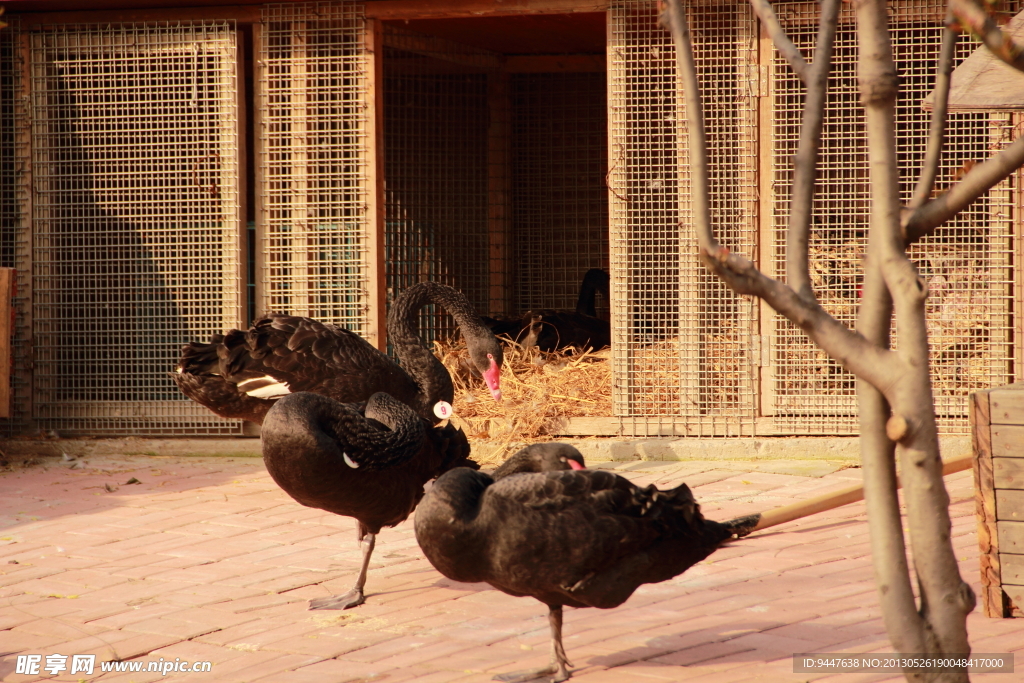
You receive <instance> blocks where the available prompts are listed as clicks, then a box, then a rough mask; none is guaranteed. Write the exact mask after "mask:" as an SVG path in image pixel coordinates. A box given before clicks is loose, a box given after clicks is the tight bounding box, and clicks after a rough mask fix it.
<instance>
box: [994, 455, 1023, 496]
mask: <svg viewBox="0 0 1024 683" xmlns="http://www.w3.org/2000/svg"><path fill="white" fill-rule="evenodd" d="M992 474H993V476H994V479H993V483H994V485H995V487H996V488H997V489H1017V490H1024V458H992Z"/></svg>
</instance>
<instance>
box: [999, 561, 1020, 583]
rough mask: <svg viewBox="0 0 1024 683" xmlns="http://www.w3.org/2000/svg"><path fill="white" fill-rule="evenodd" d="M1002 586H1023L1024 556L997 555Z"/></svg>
mask: <svg viewBox="0 0 1024 683" xmlns="http://www.w3.org/2000/svg"><path fill="white" fill-rule="evenodd" d="M999 563H1000V564H1001V565H1002V574H1003V585H1004V586H1024V555H1016V554H1013V553H999Z"/></svg>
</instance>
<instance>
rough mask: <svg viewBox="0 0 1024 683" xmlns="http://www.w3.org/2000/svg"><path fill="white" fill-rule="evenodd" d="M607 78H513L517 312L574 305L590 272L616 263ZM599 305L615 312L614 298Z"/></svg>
mask: <svg viewBox="0 0 1024 683" xmlns="http://www.w3.org/2000/svg"><path fill="white" fill-rule="evenodd" d="M606 80H607V79H606V75H605V74H604V73H540V74H516V75H513V76H512V78H511V102H512V131H511V133H512V144H511V151H512V159H511V162H512V202H511V204H512V235H513V240H514V244H513V250H514V251H513V253H514V263H515V268H514V269H513V272H514V273H515V284H514V286H515V300H514V303H513V305H512V307H511V311H510V312H514V311H526V310H529V309H536V308H560V309H570V310H571V309H573V308H575V306H576V299H577V297H578V295H579V289H580V283H581V281H582V280H583V274H584V273H586V271H587V270H588V269H589V268H604V269H607V268H608V188H607V187H606V185H605V174H606V173H607V169H608V103H607V95H606ZM598 305H599V306H600V309H599V311H598V314H599V315H602V314H603V315H604V316H605V317H607V311H608V302H607V301H601V300H598Z"/></svg>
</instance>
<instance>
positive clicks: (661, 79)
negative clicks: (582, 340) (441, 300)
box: [0, 0, 1024, 436]
mask: <svg viewBox="0 0 1024 683" xmlns="http://www.w3.org/2000/svg"><path fill="white" fill-rule="evenodd" d="M89 4H90V7H91V9H89V10H82V9H81V3H73V2H68V1H66V0H40V1H35V2H29V1H17V0H15V1H11V2H7V3H5V5H6V6H7V8H8V15H9V16H8V17H7V18H8V19H9V21H10V26H9V27H8V28H6V29H3V30H0V79H2V80H0V119H2V120H0V133H2V138H0V163H2V169H3V176H2V178H3V179H2V184H0V257H2V258H0V266H8V267H16V268H17V269H18V273H19V277H18V293H17V296H16V300H15V305H16V311H17V318H16V330H15V331H16V338H15V350H14V357H15V360H14V364H15V372H14V378H13V380H12V381H13V384H12V391H13V394H14V397H15V398H14V408H15V410H14V415H13V417H12V418H11V419H10V420H8V421H6V424H7V431H8V432H9V433H20V432H31V431H35V430H39V429H43V430H51V429H55V430H58V431H60V432H61V433H62V434H111V435H113V434H117V435H121V434H166V435H171V434H231V433H241V427H240V426H239V425H238V424H236V423H232V422H228V421H224V420H220V419H218V418H216V417H215V416H213V415H211V414H209V413H207V412H206V411H205V410H204V409H202V408H200V407H199V406H196V405H192V404H190V403H189V402H188V401H186V400H184V399H183V397H182V396H180V395H179V394H178V393H177V392H176V389H175V387H174V385H173V383H172V382H170V381H169V379H168V378H167V377H166V373H167V372H168V371H169V370H170V369H171V367H172V365H173V362H174V360H175V357H176V354H177V349H178V347H179V346H180V345H181V344H182V343H184V342H186V341H188V340H191V339H199V338H204V337H208V336H209V335H211V334H213V333H217V332H220V331H222V330H223V329H224V328H228V327H233V326H238V325H240V324H244V323H246V322H247V321H248V320H250V319H251V318H252V317H253V316H254V315H255V314H256V313H258V312H263V311H267V310H275V311H287V312H291V313H295V314H300V315H308V316H311V317H315V318H318V319H322V320H327V321H332V322H336V323H339V324H342V325H345V326H347V327H349V328H350V329H353V330H355V331H357V332H359V333H360V334H362V335H363V336H365V337H366V338H367V339H370V340H372V341H373V342H375V343H377V344H381V345H383V344H384V343H385V340H384V338H383V333H384V324H383V321H384V317H385V312H386V310H387V305H388V301H389V299H390V298H391V297H392V296H393V295H394V294H395V293H396V292H399V291H401V290H402V289H403V288H405V287H406V286H408V285H409V284H411V283H413V282H416V281H418V280H421V279H428V278H429V279H436V280H441V281H445V282H448V283H450V284H453V285H455V286H456V287H458V288H460V289H461V290H463V291H464V292H466V293H467V295H468V296H469V297H470V299H471V300H472V301H473V302H474V304H475V305H476V306H477V307H478V309H480V310H481V311H483V312H489V313H492V314H493V313H512V312H516V311H523V310H527V309H529V308H535V307H547V308H553V307H565V308H571V307H572V306H573V304H574V302H575V297H576V293H577V290H578V287H579V283H580V279H581V277H582V275H583V273H584V272H585V271H586V270H587V269H589V268H592V267H604V268H607V269H609V271H610V273H611V277H612V290H611V297H610V298H611V301H610V302H605V301H601V302H599V303H600V304H601V305H602V306H603V313H604V314H605V315H608V316H610V320H611V322H612V329H613V339H614V344H613V350H612V357H611V361H610V362H611V363H612V382H611V386H609V387H608V391H609V392H610V394H611V398H612V406H613V408H612V415H599V416H594V417H595V418H602V419H599V420H593V419H592V420H590V421H588V422H587V423H586V425H587V426H586V427H580V426H577V427H576V428H573V427H572V426H571V425H570V426H569V427H568V428H567V429H568V430H569V431H576V432H579V431H581V430H583V431H588V432H590V433H603V434H622V435H632V434H635V435H701V436H738V435H744V436H752V435H766V436H767V435H776V434H848V433H852V432H853V430H854V429H855V426H856V399H855V396H854V382H853V378H852V377H851V376H850V375H849V374H847V373H845V372H843V371H842V369H841V368H839V367H838V365H837V364H835V363H834V362H833V361H831V360H830V359H828V358H827V357H826V356H825V354H824V353H822V352H820V351H819V350H817V349H816V348H815V347H814V346H813V345H812V344H810V343H809V342H808V341H807V340H806V339H805V337H804V335H803V333H802V332H800V331H799V330H797V329H796V328H794V327H793V326H792V325H790V324H788V323H787V322H785V321H784V320H782V319H781V318H779V317H778V316H776V315H775V314H774V313H773V312H772V311H771V310H770V309H768V308H767V307H766V306H764V305H762V304H760V303H759V302H756V301H751V300H749V299H745V298H742V297H738V296H735V295H733V294H732V293H731V292H729V291H728V290H727V289H726V288H725V287H723V286H722V285H721V284H720V283H719V282H718V281H717V280H716V279H715V278H714V277H712V276H711V275H709V273H707V272H706V270H705V269H704V268H703V267H702V266H701V265H700V264H699V262H698V261H697V259H696V256H695V254H696V238H695V236H694V234H693V232H692V230H691V229H690V227H689V224H688V217H689V215H690V206H689V204H688V200H687V198H688V189H687V188H688V182H689V176H688V169H687V165H686V150H685V144H686V143H685V135H684V132H685V131H684V130H683V128H682V123H681V122H682V121H683V119H684V116H683V112H682V102H681V99H680V98H679V97H678V94H679V93H678V86H677V84H676V80H675V72H674V52H673V50H672V47H671V43H670V41H669V37H668V34H667V33H666V32H664V31H663V30H662V29H661V28H660V27H659V26H658V24H657V16H656V15H657V3H656V2H655V1H654V0H365V1H362V2H355V1H340V0H339V1H334V2H283V3H272V4H255V3H248V2H241V1H238V0H236V1H235V2H232V0H220V1H219V3H218V2H217V0H214V1H212V2H208V1H202V0H98V1H97V0H94V1H93V2H91V3H89ZM166 5H173V7H167V6H166ZM891 5H892V27H893V35H894V48H895V52H896V58H897V60H898V63H899V68H900V70H901V76H902V94H901V99H900V104H899V122H898V125H899V127H900V136H901V137H900V141H901V142H900V158H901V159H902V160H903V161H904V162H905V164H906V165H905V168H904V169H903V177H904V178H905V179H906V191H907V193H908V196H909V192H910V189H911V188H912V186H913V181H914V178H915V176H916V173H917V167H918V165H919V163H920V160H921V158H922V157H923V154H924V146H925V138H926V131H927V125H928V114H927V112H925V111H924V110H923V109H922V108H921V101H922V98H924V96H925V95H926V94H927V93H928V92H929V91H930V89H931V87H932V79H933V69H934V65H935V63H936V61H937V55H938V51H939V41H940V36H941V20H942V16H943V13H944V11H945V9H944V7H945V6H944V3H942V2H941V1H939V0H894V1H893V2H892V3H891ZM773 6H774V7H775V10H776V12H777V13H778V15H779V16H780V18H781V20H782V21H783V23H784V25H785V26H786V27H787V29H788V30H789V31H790V33H791V36H792V37H793V39H794V41H795V42H796V43H797V45H799V46H801V47H802V48H804V49H810V48H809V46H810V45H811V44H812V43H813V40H814V36H815V33H816V20H817V14H816V13H817V4H816V3H814V2H776V3H773ZM689 10H690V12H691V21H692V25H693V32H694V37H695V49H696V56H697V61H698V67H699V70H700V77H701V80H702V87H703V95H704V105H705V110H706V118H707V134H708V142H709V148H710V154H711V174H712V178H711V181H712V183H711V184H712V188H713V204H712V212H713V220H714V221H715V223H716V225H717V230H718V232H719V234H720V235H721V236H722V237H723V241H724V242H725V243H726V244H728V245H729V247H730V248H731V249H734V250H739V251H740V252H742V253H745V254H749V255H752V256H753V257H754V258H755V259H756V260H757V261H758V262H759V263H760V264H761V267H762V268H764V269H765V270H766V271H768V272H769V273H773V274H774V273H776V272H777V271H778V269H779V268H781V267H782V265H783V264H784V262H785V240H784V230H785V225H786V213H787V201H788V193H789V187H790V184H791V181H792V174H791V167H790V158H791V156H792V155H793V153H794V151H795V149H796V141H797V136H798V127H799V116H800V110H801V107H802V86H801V84H800V82H799V80H798V79H797V78H796V77H795V76H794V75H793V74H792V72H791V71H790V70H789V68H788V66H787V65H786V64H785V63H784V61H783V60H780V58H779V57H778V55H777V54H776V52H775V51H774V48H773V47H772V45H771V43H770V41H769V39H768V38H767V37H766V36H765V35H764V34H763V33H762V32H761V31H760V29H759V26H758V22H757V19H756V18H755V17H754V16H753V14H752V12H751V10H750V8H749V6H748V4H746V3H745V2H738V1H737V0H706V1H702V2H691V3H690V7H689ZM973 47H974V46H973V45H971V44H968V43H967V41H964V44H963V46H962V48H961V51H960V52H961V54H960V58H961V59H963V58H966V57H967V56H968V54H969V53H970V52H971V51H972V49H973ZM835 61H836V66H835V74H834V79H833V88H832V94H831V96H830V99H829V104H828V112H829V118H828V120H827V122H826V126H825V131H824V134H823V155H824V156H823V162H822V165H821V177H820V180H819V186H820V188H821V190H822V194H821V199H820V201H819V202H818V204H817V206H816V214H815V215H816V218H815V220H816V227H815V229H814V234H813V245H812V258H813V277H814V284H815V286H816V288H817V291H818V294H819V297H820V299H821V300H822V302H823V304H824V305H825V306H826V307H827V308H828V309H829V310H831V311H832V312H833V313H834V314H835V315H837V316H838V317H839V318H840V319H841V320H843V321H844V322H847V323H849V324H851V325H852V324H853V322H854V315H855V309H856V305H857V300H858V292H859V282H860V278H861V269H860V266H859V261H860V259H861V258H862V256H863V252H864V246H865V238H866V226H867V220H868V219H867V213H868V199H869V197H868V182H867V168H866V152H865V145H864V131H863V127H862V125H861V120H862V118H861V117H862V111H861V109H860V107H859V106H858V94H857V87H856V80H855V61H856V35H855V31H854V27H853V19H852V11H851V9H850V7H849V6H847V5H844V13H843V19H842V26H841V27H840V31H839V33H838V37H837V41H836V57H835ZM1018 117H1019V114H1013V113H1005V112H995V113H992V112H982V113H978V112H966V113H954V114H953V115H952V116H951V122H950V128H949V134H948V138H949V141H950V143H949V151H948V154H947V155H946V158H945V160H944V163H943V168H942V173H941V174H940V180H939V189H942V188H945V187H948V186H949V185H950V184H951V183H952V182H955V180H956V179H957V178H959V177H960V176H961V175H962V174H963V173H964V171H965V169H967V168H969V167H970V166H971V165H973V164H974V163H976V162H977V161H980V160H982V159H984V158H986V157H988V156H990V155H991V154H992V152H993V150H995V149H998V148H999V147H1000V146H1001V145H1003V144H1005V143H1006V142H1007V141H1009V140H1010V139H1012V138H1013V137H1014V136H1015V135H1016V131H1017V124H1018V122H1019V118H1018ZM1020 207H1021V195H1020V192H1019V178H1017V177H1014V178H1012V179H1010V180H1008V181H1006V182H1005V183H1003V184H1002V185H1000V186H998V187H996V188H995V189H993V190H992V191H991V192H990V193H989V194H988V195H987V196H986V197H985V198H984V199H982V200H980V201H978V202H976V203H975V204H974V205H973V206H972V208H971V210H970V211H967V212H965V213H964V214H963V215H962V216H960V217H959V218H958V219H957V220H956V221H955V222H952V223H951V224H950V225H948V226H947V227H945V228H943V230H941V231H940V232H939V233H937V234H936V235H935V236H933V237H931V238H929V239H928V240H927V241H926V242H924V243H922V244H920V245H917V246H915V248H914V249H915V251H914V255H915V257H916V258H917V259H918V263H919V266H920V269H921V272H922V274H923V275H924V276H925V277H926V278H927V279H928V281H929V285H930V291H931V297H930V299H929V304H928V305H929V314H930V316H931V333H932V337H931V339H932V346H933V365H934V376H935V389H936V409H937V411H938V413H939V415H940V418H941V423H942V425H943V428H944V429H946V430H947V431H952V432H966V431H967V396H968V394H969V393H970V392H972V391H975V390H979V389H986V388H990V387H993V386H999V385H1002V384H1006V383H1008V382H1011V381H1013V380H1014V379H1020V378H1022V377H1024V373H1022V367H1024V363H1022V360H1024V358H1022V348H1024V347H1022V341H1021V340H1022V338H1024V333H1022V325H1021V319H1022V316H1021V313H1022V311H1021V300H1022V297H1021V296H1020V291H1021V277H1022V275H1021V269H1020V268H1019V267H1016V266H1015V264H1019V263H1021V261H1022V246H1021V244H1022V240H1021V232H1022V229H1021V214H1020ZM424 321H425V325H426V328H427V330H428V332H429V333H430V334H434V335H440V334H445V333H446V332H448V331H449V330H450V326H449V323H447V322H446V320H445V319H444V317H443V316H426V317H425V318H424Z"/></svg>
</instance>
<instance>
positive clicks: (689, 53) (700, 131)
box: [660, 0, 720, 252]
mask: <svg viewBox="0 0 1024 683" xmlns="http://www.w3.org/2000/svg"><path fill="white" fill-rule="evenodd" d="M660 20H661V25H662V26H665V27H668V28H669V29H670V31H671V33H672V38H673V40H674V41H675V44H676V77H677V78H678V79H679V82H681V83H682V84H683V102H684V106H685V107H686V121H687V132H688V134H689V136H688V138H689V139H688V143H689V145H688V151H689V162H690V163H689V165H690V200H691V202H692V205H693V227H694V229H695V230H696V232H697V242H698V243H699V244H700V246H701V249H706V250H709V251H711V252H714V251H717V250H718V249H719V248H720V245H719V244H718V240H716V239H715V234H714V232H713V231H712V229H711V202H710V199H709V198H710V196H711V193H710V192H709V190H708V150H707V142H706V141H707V137H706V136H705V134H704V108H703V106H702V104H701V97H700V83H699V82H698V81H697V65H696V63H695V62H694V60H693V49H692V48H691V45H692V43H693V38H692V37H691V36H690V23H689V21H687V19H686V12H685V11H684V10H683V6H682V3H681V2H680V0H674V1H673V0H670V1H669V2H668V4H667V6H666V8H665V11H664V12H663V13H662V15H661V17H660Z"/></svg>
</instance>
